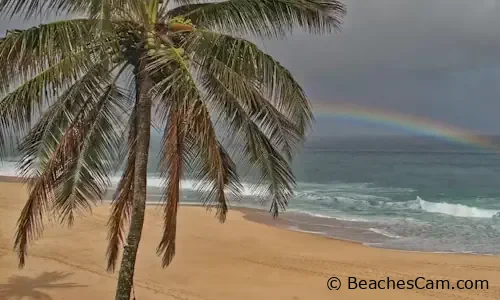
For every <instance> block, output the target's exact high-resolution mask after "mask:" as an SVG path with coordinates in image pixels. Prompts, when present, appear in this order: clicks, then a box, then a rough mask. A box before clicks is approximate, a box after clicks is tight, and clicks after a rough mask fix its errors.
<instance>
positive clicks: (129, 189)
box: [106, 107, 137, 272]
mask: <svg viewBox="0 0 500 300" xmlns="http://www.w3.org/2000/svg"><path fill="white" fill-rule="evenodd" d="M136 132H137V129H136V118H135V107H134V111H133V112H132V114H131V116H130V122H129V133H128V155H127V164H126V166H125V171H124V172H123V174H122V177H121V179H120V182H119V183H118V187H117V189H116V192H115V194H114V196H113V202H112V203H111V215H110V217H109V220H108V249H107V251H106V257H107V259H108V261H107V271H108V272H114V270H115V267H116V261H117V259H118V255H119V252H120V246H121V245H123V244H124V238H125V230H126V228H125V226H126V224H127V223H128V222H129V220H130V216H131V214H132V202H133V199H134V174H135V156H136V149H135V140H136V135H137V134H136Z"/></svg>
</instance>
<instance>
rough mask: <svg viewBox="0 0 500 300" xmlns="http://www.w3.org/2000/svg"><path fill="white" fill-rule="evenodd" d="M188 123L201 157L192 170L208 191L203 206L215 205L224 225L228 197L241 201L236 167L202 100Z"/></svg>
mask: <svg viewBox="0 0 500 300" xmlns="http://www.w3.org/2000/svg"><path fill="white" fill-rule="evenodd" d="M186 123H187V126H188V127H187V130H188V135H189V136H190V137H191V141H192V143H193V146H194V149H195V151H196V154H197V158H198V159H197V163H198V165H196V166H193V167H192V169H193V171H194V172H196V174H195V175H196V178H197V179H199V182H200V186H198V189H200V190H201V191H204V192H205V195H204V196H203V204H204V205H207V206H208V207H209V208H210V207H211V205H212V202H215V203H216V207H217V213H216V216H217V217H218V218H219V221H220V222H224V221H225V219H226V214H227V211H228V199H227V195H226V194H231V195H232V196H233V197H236V198H239V197H240V195H241V191H242V188H243V186H242V185H241V183H240V181H239V178H238V175H237V174H236V166H235V164H234V162H233V161H232V159H231V157H230V156H229V154H228V153H227V152H226V150H225V149H224V148H223V146H222V145H221V144H220V143H219V141H218V139H217V136H216V133H215V129H214V127H213V125H212V120H211V118H210V114H209V112H208V110H207V107H206V106H205V104H204V103H203V102H202V101H201V100H199V101H197V102H196V103H194V105H193V106H192V107H191V110H190V111H189V113H188V116H187V117H186Z"/></svg>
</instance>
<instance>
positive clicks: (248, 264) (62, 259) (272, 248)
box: [0, 182, 500, 300]
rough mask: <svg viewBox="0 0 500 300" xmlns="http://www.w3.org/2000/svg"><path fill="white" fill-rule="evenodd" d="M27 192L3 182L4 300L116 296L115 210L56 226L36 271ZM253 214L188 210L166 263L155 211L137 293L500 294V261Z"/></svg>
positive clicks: (41, 247) (242, 296)
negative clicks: (112, 260)
mask: <svg viewBox="0 0 500 300" xmlns="http://www.w3.org/2000/svg"><path fill="white" fill-rule="evenodd" d="M26 196H27V194H26V190H25V189H24V188H23V186H22V185H21V184H19V183H16V182H1V183H0V225H1V226H0V299H2V300H3V299H6V300H10V299H12V300H13V299H16V300H19V299H40V300H56V299H113V297H114V289H115V285H116V274H109V273H106V271H105V258H104V254H105V250H106V220H107V213H108V209H109V206H108V205H106V204H103V205H101V206H99V207H97V208H96V209H95V210H94V212H93V214H92V215H91V216H83V217H80V218H78V219H77V221H76V223H75V225H74V227H73V228H71V229H68V228H60V227H58V226H52V225H48V226H47V229H46V231H45V234H44V238H43V239H42V240H40V241H38V242H37V243H36V244H35V245H34V246H33V247H32V248H31V250H30V252H29V254H30V255H29V257H28V261H27V265H26V267H25V268H24V269H23V270H18V268H17V261H16V254H15V253H14V252H13V251H12V245H13V235H14V227H15V222H16V219H17V217H18V215H19V211H20V209H21V207H22V206H23V204H24V201H25V199H26ZM247 213H249V214H252V212H251V211H236V210H233V211H231V212H230V213H229V215H228V220H227V222H226V223H225V224H220V223H218V221H217V220H216V219H215V218H214V217H213V214H211V213H207V212H206V211H205V209H203V208H201V207H194V206H182V207H181V209H180V217H179V219H180V224H179V226H178V228H179V231H178V248H177V256H176V258H175V259H174V262H173V264H172V265H171V266H170V267H169V268H168V269H162V268H161V267H160V259H159V258H158V257H157V256H156V254H155V249H156V246H157V243H158V241H159V237H160V231H161V228H162V221H161V211H160V209H159V208H157V207H154V206H153V207H149V208H148V211H147V217H146V223H145V226H144V235H143V239H142V244H141V248H140V251H139V258H138V262H137V268H136V277H135V278H136V280H135V282H136V291H135V295H136V299H138V300H145V299H182V300H226V299H227V300H229V299H230V300H234V299H238V300H246V299H273V300H280V299H283V300H284V299H291V300H299V299H300V300H310V299H315V300H316V299H346V300H356V299H374V300H377V299H384V300H389V299H398V300H400V299H405V300H413V299H422V300H424V299H440V300H444V299H459V300H465V299H482V300H486V299H500V258H499V257H494V256H476V255H458V254H433V253H416V252H402V251H393V250H385V249H376V248H369V247H366V246H363V245H361V244H357V243H352V242H345V241H340V240H334V239H331V238H327V237H324V236H320V235H313V234H308V233H303V232H293V231H289V230H286V229H283V228H279V227H276V226H269V225H270V224H271V223H272V222H273V221H272V219H271V218H270V217H262V216H259V217H252V216H251V215H249V216H247V217H245V214H247ZM252 219H254V220H256V219H259V220H260V222H261V223H259V222H253V221H250V220H252ZM266 223H267V224H266ZM333 276H335V277H338V278H339V279H340V281H341V282H342V286H341V287H340V289H339V290H329V289H328V288H327V280H328V278H330V277H333ZM348 277H356V278H357V281H358V282H359V280H362V279H365V280H383V281H384V282H386V280H387V277H389V278H390V279H391V280H394V281H396V282H397V281H398V280H404V281H408V280H414V279H416V278H418V277H423V278H425V280H449V282H450V288H449V289H436V288H434V289H411V290H397V289H378V290H373V289H371V290H370V289H365V290H362V289H359V288H358V289H349V288H348ZM420 280H421V279H420ZM459 280H472V281H474V282H475V281H476V280H487V281H488V289H486V284H485V283H483V289H472V290H460V289H459V288H458V287H456V283H457V281H459ZM384 282H382V283H381V284H380V286H381V287H384V286H385V283H384ZM471 283H472V282H471ZM462 284H464V283H462ZM336 285H337V284H334V286H336ZM419 286H425V283H423V282H422V281H421V282H420V283H419Z"/></svg>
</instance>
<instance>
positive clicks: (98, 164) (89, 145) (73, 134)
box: [15, 76, 123, 267]
mask: <svg viewBox="0 0 500 300" xmlns="http://www.w3.org/2000/svg"><path fill="white" fill-rule="evenodd" d="M89 78H92V79H96V78H95V77H93V76H89ZM103 83H104V82H103V81H100V82H99V87H100V85H101V84H103ZM95 84H96V83H95V82H93V83H92V85H94V90H91V91H87V92H88V93H89V94H88V97H86V99H84V100H83V101H81V100H80V101H77V103H79V105H78V107H73V109H72V110H69V109H62V111H64V112H66V113H68V112H71V111H74V114H73V115H68V114H61V115H60V116H62V117H66V118H68V120H65V121H61V123H60V124H59V126H61V125H64V124H66V127H63V128H57V129H58V130H56V131H55V132H51V133H50V134H49V135H47V134H46V130H50V129H53V128H50V126H48V125H53V124H51V123H50V122H48V120H47V119H45V120H41V121H40V123H39V124H38V126H35V128H36V129H37V130H38V131H37V132H36V133H34V132H32V133H31V134H30V135H28V138H27V139H26V140H25V141H24V143H23V145H24V146H25V147H26V148H24V149H23V148H21V151H22V152H23V153H25V155H27V157H31V158H32V157H33V156H30V154H31V155H32V154H33V153H38V151H39V150H40V149H39V148H37V146H33V147H32V146H31V144H30V143H29V139H30V138H31V139H34V141H40V138H41V137H45V138H47V139H49V140H50V139H52V140H53V141H52V142H48V143H46V144H44V145H45V146H46V147H47V148H46V149H45V152H44V153H43V155H41V156H39V157H40V167H39V171H38V172H37V176H36V177H34V178H32V179H31V182H30V183H31V187H30V195H29V198H28V201H27V203H26V205H25V207H24V209H23V211H22V213H21V216H20V217H19V219H18V223H17V230H16V237H15V248H16V250H17V252H18V256H19V266H20V267H22V266H24V263H25V257H26V254H27V247H28V243H29V242H30V241H33V240H36V239H37V238H38V237H39V236H40V234H41V232H42V231H43V216H44V214H46V213H47V212H48V209H49V208H52V207H54V208H56V210H57V211H58V212H59V216H60V217H61V218H62V220H66V221H69V223H71V221H72V219H73V213H74V209H77V208H88V207H89V205H88V201H89V199H100V197H101V195H102V194H103V192H104V190H105V186H106V184H107V180H106V179H107V176H108V175H109V172H111V170H112V169H113V167H114V163H115V162H116V161H117V158H116V157H114V154H115V153H117V150H116V147H118V142H119V136H118V135H117V127H118V126H119V125H118V124H119V113H121V112H122V111H123V109H118V106H119V104H118V103H119V102H118V101H115V100H116V99H114V97H119V96H118V95H116V94H114V88H113V87H111V86H108V87H107V88H106V89H102V88H100V89H99V88H98V87H96V86H95ZM92 85H91V86H92ZM86 87H89V86H88V85H87V86H86ZM112 91H113V92H112ZM74 95H75V96H82V94H79V93H77V92H75V94H74ZM111 96H112V97H111ZM70 99H72V100H74V99H75V98H70ZM62 104H66V105H67V104H68V103H62ZM40 129H43V130H40ZM39 146H40V143H39V144H38V147H39ZM51 146H55V147H51ZM90 201H92V200H90Z"/></svg>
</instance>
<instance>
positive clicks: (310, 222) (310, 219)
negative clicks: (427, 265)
mask: <svg viewBox="0 0 500 300" xmlns="http://www.w3.org/2000/svg"><path fill="white" fill-rule="evenodd" d="M0 183H19V184H25V181H24V180H23V178H20V177H16V176H2V175H0ZM102 203H104V204H106V205H109V203H111V200H109V199H105V200H103V201H102ZM158 203H159V202H157V201H148V202H147V203H146V205H147V206H157V205H158ZM180 205H181V206H188V207H189V206H193V207H201V208H204V209H205V207H204V206H203V205H202V204H200V203H195V202H180ZM229 209H230V211H229V213H231V211H238V212H240V213H242V214H243V218H244V219H245V220H248V221H250V222H254V223H257V224H263V225H266V226H269V227H277V228H283V229H285V230H287V231H292V232H299V233H305V234H309V235H314V236H321V237H325V238H328V239H333V240H337V241H342V242H346V243H353V244H358V245H361V246H363V247H368V248H374V249H383V250H389V251H396V252H403V253H404V252H408V253H431V254H445V255H449V254H454V255H472V256H485V257H499V255H498V254H490V253H471V252H459V251H432V250H412V249H401V248H391V247H384V246H383V245H381V246H380V247H379V246H376V245H375V244H379V243H381V242H384V241H388V240H393V239H397V238H395V237H390V236H388V235H385V234H383V233H379V232H376V231H373V230H371V229H373V228H362V226H361V227H360V226H358V227H352V226H349V224H350V223H356V224H358V225H359V223H362V222H356V221H346V220H342V219H337V218H335V217H319V216H313V215H310V214H307V212H298V211H285V212H282V213H280V217H278V218H277V219H274V218H273V217H272V216H271V215H270V214H269V213H268V211H267V210H266V208H265V207H264V206H263V207H262V208H256V207H245V206H236V205H233V206H230V208H229ZM318 227H319V228H321V227H327V228H331V229H330V230H326V231H322V230H318ZM315 229H316V230H315ZM353 236H354V238H353ZM356 236H357V237H358V238H357V239H356ZM363 238H365V239H371V240H369V241H363Z"/></svg>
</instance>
